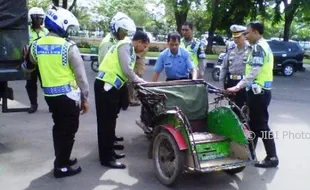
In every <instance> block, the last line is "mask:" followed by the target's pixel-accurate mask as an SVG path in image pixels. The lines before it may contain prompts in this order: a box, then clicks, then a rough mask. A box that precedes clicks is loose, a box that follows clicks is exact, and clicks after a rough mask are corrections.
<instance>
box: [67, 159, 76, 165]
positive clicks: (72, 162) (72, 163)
mask: <svg viewBox="0 0 310 190" xmlns="http://www.w3.org/2000/svg"><path fill="white" fill-rule="evenodd" d="M76 163H77V159H76V158H73V159H70V160H69V161H68V165H69V166H74V165H75V164H76Z"/></svg>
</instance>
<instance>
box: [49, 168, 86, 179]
mask: <svg viewBox="0 0 310 190" xmlns="http://www.w3.org/2000/svg"><path fill="white" fill-rule="evenodd" d="M81 171H82V168H81V167H80V166H77V167H72V166H66V167H61V168H54V176H55V177H56V178H62V177H68V176H74V175H76V174H79V173H80V172H81Z"/></svg>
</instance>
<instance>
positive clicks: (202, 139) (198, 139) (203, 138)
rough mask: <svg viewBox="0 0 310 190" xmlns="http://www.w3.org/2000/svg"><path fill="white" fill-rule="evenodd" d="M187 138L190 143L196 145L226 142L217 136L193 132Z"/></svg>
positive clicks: (223, 138)
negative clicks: (193, 142)
mask: <svg viewBox="0 0 310 190" xmlns="http://www.w3.org/2000/svg"><path fill="white" fill-rule="evenodd" d="M189 138H190V140H191V141H193V140H194V141H195V143H196V144H199V143H208V142H219V141H225V140H227V139H226V138H225V137H223V136H219V135H216V134H214V133H208V132H195V133H193V135H190V136H189Z"/></svg>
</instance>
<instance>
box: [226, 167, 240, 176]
mask: <svg viewBox="0 0 310 190" xmlns="http://www.w3.org/2000/svg"><path fill="white" fill-rule="evenodd" d="M244 168H245V166H242V167H239V168H234V169H231V170H225V172H226V173H228V174H230V175H234V174H236V173H240V172H242V171H243V170H244Z"/></svg>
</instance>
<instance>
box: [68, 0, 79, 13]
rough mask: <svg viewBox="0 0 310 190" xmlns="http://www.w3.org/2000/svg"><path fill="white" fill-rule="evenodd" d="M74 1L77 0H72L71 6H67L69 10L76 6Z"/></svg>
mask: <svg viewBox="0 0 310 190" xmlns="http://www.w3.org/2000/svg"><path fill="white" fill-rule="evenodd" d="M76 2H77V0H73V2H72V4H71V6H70V7H69V11H72V9H73V8H74V7H76Z"/></svg>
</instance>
